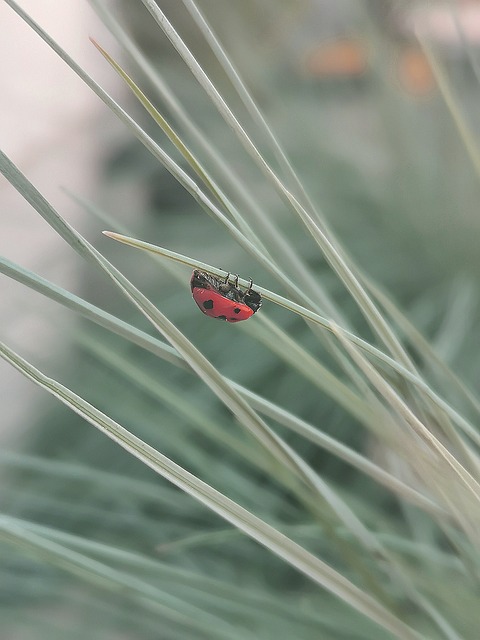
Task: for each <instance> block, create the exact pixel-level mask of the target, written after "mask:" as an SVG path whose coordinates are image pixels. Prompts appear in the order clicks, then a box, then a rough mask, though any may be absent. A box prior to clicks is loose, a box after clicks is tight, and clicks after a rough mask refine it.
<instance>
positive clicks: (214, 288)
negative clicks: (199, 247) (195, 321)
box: [190, 269, 262, 322]
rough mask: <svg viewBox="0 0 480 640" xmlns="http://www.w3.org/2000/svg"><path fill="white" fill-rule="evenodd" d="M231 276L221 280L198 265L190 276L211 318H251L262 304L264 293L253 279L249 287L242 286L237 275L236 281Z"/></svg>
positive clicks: (199, 301) (201, 306)
mask: <svg viewBox="0 0 480 640" xmlns="http://www.w3.org/2000/svg"><path fill="white" fill-rule="evenodd" d="M229 280H230V274H227V277H226V278H225V280H221V279H219V278H216V277H215V276H211V275H210V274H208V273H205V272H204V271H198V270H197V269H195V271H194V272H193V273H192V278H191V280H190V287H191V289H192V296H193V299H194V300H195V302H196V303H197V306H198V308H199V309H200V311H201V312H202V313H204V314H205V315H207V316H210V318H217V319H218V320H225V321H226V322H240V321H241V320H248V318H250V317H251V316H253V314H254V313H255V312H256V311H258V310H259V309H260V307H261V306H262V296H261V295H260V294H259V293H257V291H254V290H253V289H252V284H253V282H252V280H250V285H249V287H248V289H247V290H246V291H241V290H240V289H239V288H238V276H237V275H236V276H234V282H233V284H232V283H231V282H229Z"/></svg>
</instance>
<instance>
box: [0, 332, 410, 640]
mask: <svg viewBox="0 0 480 640" xmlns="http://www.w3.org/2000/svg"><path fill="white" fill-rule="evenodd" d="M0 355H1V356H2V357H3V358H4V359H5V360H6V361H7V362H9V363H10V364H11V365H12V366H13V367H15V368H16V369H17V370H18V371H20V373H22V374H23V375H24V376H26V377H27V378H28V379H30V380H31V381H32V382H34V383H35V384H37V385H38V386H40V387H41V388H43V389H45V390H46V391H48V392H49V393H50V394H52V395H53V396H54V397H56V398H57V399H58V400H60V401H61V402H62V403H64V404H65V405H66V406H68V407H70V408H71V409H72V410H73V411H75V412H76V413H77V414H78V415H80V416H81V417H83V418H84V419H85V420H87V422H89V423H90V424H92V425H93V426H94V427H96V428H97V429H98V430H100V431H101V432H102V433H104V434H105V435H106V436H108V437H109V438H111V439H112V440H114V441H115V442H116V443H117V444H118V445H120V446H121V447H122V448H124V449H125V450H126V451H128V452H129V453H131V454H132V455H133V456H135V457H136V458H138V459H139V460H140V461H141V462H143V463H144V464H145V465H147V466H149V467H150V468H151V469H153V470H154V471H155V472H156V473H158V474H160V475H162V476H163V477H164V478H166V479H167V480H169V481H170V482H172V483H173V484H175V485H176V486H177V487H179V488H180V489H182V490H183V491H185V492H186V493H188V494H189V495H191V496H192V497H194V498H195V499H196V500H198V501H200V502H201V503H202V504H204V505H205V506H207V507H208V508H209V509H211V510H212V511H214V512H215V513H217V514H218V515H220V516H221V517H222V518H224V519H225V520H227V521H228V522H230V523H231V524H232V525H234V526H235V527H237V528H239V529H240V530H242V531H243V532H244V533H245V534H246V535H248V536H250V537H251V538H253V539H254V540H256V541H257V542H258V543H259V544H261V545H263V546H265V547H266V548H267V549H269V550H270V551H271V552H272V553H275V554H276V555H278V556H279V557H280V558H282V559H283V560H284V561H285V562H288V563H289V564H291V565H292V566H293V567H295V568H296V569H298V570H299V571H300V572H302V573H303V574H304V575H306V576H308V577H309V578H311V579H312V580H313V581H315V582H317V583H318V584H320V585H321V586H322V587H324V588H326V589H328V590H329V591H331V592H332V593H334V594H335V595H337V596H339V597H340V598H342V600H344V601H345V602H347V603H348V604H350V605H351V606H352V607H354V608H356V609H357V610H358V611H360V612H361V613H363V614H364V615H367V616H369V617H370V618H371V619H372V620H374V621H375V622H377V623H378V624H380V625H381V626H383V627H384V628H385V629H387V630H388V631H390V632H391V633H394V634H395V635H397V636H398V637H401V638H405V639H409V640H410V639H411V640H414V639H415V640H418V636H417V635H416V634H415V632H414V631H413V630H412V629H411V628H410V627H409V626H408V625H406V624H405V623H404V622H402V621H401V620H400V619H398V618H397V617H396V616H395V615H393V614H392V613H391V612H390V611H388V609H386V608H385V607H384V606H383V605H381V604H379V603H378V602H377V601H376V600H374V599H373V598H372V597H371V596H369V595H368V594H366V593H365V592H363V591H362V590H360V589H358V588H357V587H355V585H353V584H352V583H351V582H350V581H349V580H347V579H346V578H344V577H343V576H342V575H341V574H339V573H338V572H337V571H335V570H334V569H332V568H331V567H329V566H328V565H327V564H325V563H324V562H322V561H321V560H320V559H319V558H317V557H315V556H313V555H312V554H310V553H309V552H307V551H306V550H305V549H303V548H302V547H301V546H300V545H298V544H296V543H295V542H293V541H292V540H290V539H289V538H288V537H287V536H285V535H283V534H281V533H280V532H279V531H277V530H276V529H274V528H273V527H271V526H269V525H268V524H266V523H265V522H263V521H262V520H261V519H260V518H257V517H256V516H254V515H253V514H252V513H250V512H249V511H247V510H246V509H243V508H242V507H240V506H239V505H238V504H236V503H235V502H234V501H233V500H230V499H229V498H227V497H226V496H224V495H222V494H221V493H219V492H218V491H216V490H215V489H213V488H212V487H210V486H209V485H207V484H206V483H204V482H202V481H201V480H199V479H198V478H196V477H195V476H193V475H192V474H190V473H188V472H187V471H185V470H184V469H182V468H181V467H180V466H178V465H177V464H175V463H174V462H172V461H171V460H169V459H168V458H167V457H166V456H164V455H162V454H161V453H159V452H158V451H156V450H155V449H153V448H152V447H150V446H149V445H148V444H146V443H145V442H143V441H142V440H140V438H137V437H136V436H134V435H133V434H132V433H130V432H129V431H127V430H126V429H124V428H123V427H122V426H121V425H119V424H118V423H116V422H115V421H114V420H112V419H111V418H109V417H108V416H106V415H105V414H103V413H102V412H100V411H98V409H96V408H95V407H93V406H92V405H91V404H89V403H88V402H86V401H85V400H83V399H82V398H80V397H79V396H77V395H76V394H75V393H73V392H72V391H70V390H69V389H67V388H66V387H65V386H63V385H61V384H60V383H58V382H56V381H54V380H52V379H51V378H48V377H47V376H45V375H44V374H43V373H41V372H40V371H39V370H38V369H36V368H35V367H33V366H32V365H31V364H29V363H28V362H26V361H25V360H24V359H23V358H21V357H20V356H18V355H17V354H15V353H14V352H13V351H12V350H11V349H9V348H8V347H7V346H6V345H3V344H1V345H0ZM81 566H82V565H81Z"/></svg>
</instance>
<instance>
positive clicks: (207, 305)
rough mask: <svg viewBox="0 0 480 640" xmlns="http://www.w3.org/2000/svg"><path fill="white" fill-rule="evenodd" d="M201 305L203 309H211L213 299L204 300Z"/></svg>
mask: <svg viewBox="0 0 480 640" xmlns="http://www.w3.org/2000/svg"><path fill="white" fill-rule="evenodd" d="M203 306H204V308H205V309H213V300H205V302H204V303H203Z"/></svg>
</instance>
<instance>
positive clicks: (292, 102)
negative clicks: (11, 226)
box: [0, 0, 480, 640]
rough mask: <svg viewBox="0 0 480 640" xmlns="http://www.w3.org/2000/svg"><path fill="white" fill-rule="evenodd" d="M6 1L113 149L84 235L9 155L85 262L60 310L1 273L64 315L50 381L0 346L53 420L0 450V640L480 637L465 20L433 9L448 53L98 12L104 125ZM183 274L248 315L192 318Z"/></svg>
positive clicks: (385, 19)
mask: <svg viewBox="0 0 480 640" xmlns="http://www.w3.org/2000/svg"><path fill="white" fill-rule="evenodd" d="M6 4H7V5H8V6H9V7H10V8H11V9H12V10H13V11H14V12H15V13H16V14H17V15H18V19H19V20H23V21H24V23H25V28H26V29H28V28H29V29H33V30H34V31H36V33H37V34H38V36H39V37H40V38H41V39H42V40H43V41H44V43H45V46H47V47H50V48H51V49H52V50H53V51H54V52H55V53H56V54H57V55H58V56H60V57H61V58H62V60H63V61H64V62H65V64H66V65H68V67H69V68H70V69H71V72H72V73H73V74H77V75H78V76H79V77H80V78H81V79H82V80H83V82H84V83H85V86H86V90H89V91H93V92H94V93H95V94H96V95H97V96H98V98H99V99H100V100H101V101H103V103H104V104H105V105H106V106H107V107H108V110H109V111H108V113H109V116H108V117H109V118H112V119H114V118H116V119H117V120H118V121H119V122H120V123H121V124H122V131H123V133H122V137H120V138H119V139H118V141H117V144H116V147H115V148H114V149H113V148H112V149H110V150H109V151H108V153H106V154H105V170H104V173H103V175H102V176H101V179H100V180H99V186H98V198H97V199H96V200H92V198H91V197H87V196H86V195H85V194H78V193H69V195H70V197H71V199H72V202H74V203H75V206H77V207H79V208H80V209H82V210H83V211H84V212H85V215H86V216H88V220H89V227H88V230H87V231H86V232H85V233H83V234H81V233H80V232H79V231H78V230H76V229H75V228H73V226H72V225H71V224H70V223H69V221H68V219H67V217H66V216H64V215H63V214H62V211H59V210H57V209H56V208H55V207H54V206H53V204H52V203H51V202H49V201H48V200H47V199H46V198H45V196H44V195H43V189H42V185H41V184H33V183H32V182H31V180H30V179H29V176H28V172H23V171H21V170H20V169H19V168H18V166H17V165H16V163H15V159H14V158H9V157H7V155H5V154H4V153H2V154H1V155H0V170H1V172H2V174H3V176H4V178H5V179H6V180H7V181H8V182H10V184H11V186H12V187H13V189H15V190H16V191H17V192H18V194H19V197H22V198H24V199H25V200H26V201H27V202H28V203H29V204H30V205H31V214H32V216H41V217H42V218H43V220H44V221H45V223H46V224H48V225H50V227H51V232H52V234H57V235H58V237H59V241H60V240H61V241H62V242H65V243H67V245H68V246H69V247H70V249H71V254H72V259H73V256H74V254H75V252H76V254H78V255H79V256H80V257H81V258H82V259H84V272H83V282H84V284H83V288H82V290H81V291H76V292H73V291H69V290H66V289H64V288H62V287H60V286H58V285H57V284H55V282H51V281H48V280H46V279H45V278H43V277H41V276H40V275H39V274H36V273H33V272H32V271H29V270H28V269H26V268H25V267H23V266H22V265H17V264H14V263H12V262H11V261H9V260H6V259H1V262H0V265H1V267H0V268H1V272H2V273H3V274H4V276H5V277H8V278H10V279H13V280H16V281H17V282H18V286H19V287H28V288H29V289H30V291H31V296H32V300H34V299H36V297H37V296H39V295H40V296H44V297H46V298H47V299H49V300H50V304H51V305H52V306H55V305H60V306H62V307H64V308H66V309H67V310H68V313H69V314H70V317H71V329H70V331H69V336H68V341H69V344H68V345H61V347H60V349H61V351H60V352H58V351H55V353H54V354H53V353H45V354H44V357H43V361H42V362H39V361H37V360H36V359H35V357H32V355H31V354H29V353H28V349H26V348H25V347H24V345H22V344H10V343H9V344H4V343H2V346H1V355H2V357H3V358H4V360H5V361H6V362H8V363H10V364H11V365H12V373H11V375H23V376H25V377H27V378H28V379H29V380H31V382H32V383H33V384H34V385H37V386H39V387H40V388H42V389H43V390H44V391H45V392H46V394H45V402H44V404H42V405H41V407H39V409H38V411H37V412H36V417H35V419H34V420H32V423H31V424H29V425H28V429H27V430H26V432H25V435H24V436H23V437H22V439H21V441H20V442H19V443H18V446H16V447H15V448H13V447H12V448H9V449H6V448H3V450H2V451H1V453H0V465H1V473H2V485H1V487H0V495H1V503H2V512H1V516H0V518H1V525H0V547H1V550H2V553H1V555H0V563H1V570H2V575H3V576H4V580H3V581H2V582H3V585H2V594H1V598H0V612H1V615H0V628H1V629H2V631H1V633H0V635H1V637H2V638H12V639H14V638H22V639H29V638H32V639H35V640H37V639H39V640H40V639H43V638H49V640H50V639H52V638H57V637H58V638H77V637H78V638H89V639H92V640H93V639H97V638H98V639H99V640H100V639H101V640H104V639H108V638H112V639H114V638H115V639H117V638H122V639H123V638H125V640H131V639H132V640H133V639H135V640H137V639H138V640H144V639H145V640H150V639H151V640H155V639H161V640H180V639H181V640H184V639H185V640H189V639H191V640H197V639H203V638H205V639H206V640H210V639H217V638H218V639H222V640H223V639H225V640H227V639H228V640H246V639H247V638H248V639H250V638H255V640H269V639H273V638H282V639H283V638H285V639H292V640H294V639H295V640H314V639H315V640H317V639H318V638H321V639H322V640H323V639H325V640H329V639H331V640H337V639H345V640H377V639H378V640H383V639H386V638H401V639H412V640H413V639H420V638H429V639H432V640H433V639H437V638H438V639H439V640H440V639H442V640H443V639H449V640H454V639H455V640H456V639H460V638H462V639H471V640H475V639H476V638H478V629H479V622H480V621H479V615H478V596H479V573H480V561H479V560H480V558H479V555H478V545H479V534H478V532H479V530H480V485H479V475H480V473H479V470H480V466H479V457H478V447H479V444H480V434H479V430H478V426H477V425H478V422H479V414H480V400H479V395H478V371H479V366H480V355H479V351H478V335H479V333H478V330H479V326H480V317H479V309H478V282H479V279H478V273H479V268H480V260H479V258H478V249H477V246H478V234H479V231H480V224H479V222H478V216H477V215H476V213H477V203H478V192H479V174H478V169H479V167H480V162H479V155H478V136H477V134H476V128H478V127H477V125H478V123H477V120H478V117H477V113H476V111H475V105H476V104H477V101H478V96H479V95H480V87H479V83H478V63H477V62H476V60H477V57H478V56H477V51H476V49H475V42H473V41H472V39H471V36H470V32H469V31H468V29H465V27H464V22H463V14H461V13H460V8H459V7H457V6H456V5H453V3H452V4H449V5H446V6H443V5H438V7H437V9H438V10H440V9H441V8H443V10H444V12H445V15H447V16H449V17H450V19H451V22H452V24H453V25H456V26H455V29H456V34H457V36H456V38H455V39H454V41H453V42H452V41H445V39H442V34H438V33H436V32H435V30H434V29H433V28H427V27H428V25H429V24H430V25H431V24H432V21H431V22H430V23H429V22H428V19H427V18H428V15H429V14H428V12H427V13H425V11H423V12H421V13H418V14H416V13H414V11H413V10H414V9H417V8H418V9H419V10H422V9H423V8H422V7H421V6H418V7H417V5H416V4H415V3H414V4H413V5H412V7H410V8H409V13H408V15H402V16H399V15H398V11H397V9H398V6H397V5H395V4H394V3H382V7H380V5H379V4H378V3H376V2H373V1H371V2H368V1H366V0H365V1H364V2H361V3H352V4H351V5H350V4H349V3H345V5H344V7H343V9H341V10H340V5H338V4H336V3H329V2H323V3H321V2H319V3H315V2H313V3H311V4H305V5H303V4H302V6H301V7H300V3H294V2H283V3H279V4H278V5H277V4H276V3H269V2H261V3H260V2H247V3H244V4H243V3H240V4H239V3H234V2H226V3H221V4H219V3H214V2H208V1H204V2H194V1H193V0H182V2H181V3H177V5H176V4H175V3H167V2H163V1H159V2H158V3H155V2H153V0H141V1H138V2H135V3H130V2H126V3H121V2H113V3H106V2H103V1H101V0H92V2H91V4H92V5H93V6H94V7H95V9H96V10H97V11H98V14H99V15H100V17H101V18H102V20H103V21H104V22H105V24H106V26H107V27H108V28H109V29H110V30H111V32H112V34H113V35H114V36H115V37H116V38H117V40H118V42H119V44H120V45H121V50H122V53H121V55H120V57H119V59H115V57H114V56H112V55H111V54H110V53H109V52H108V51H107V50H106V48H105V47H104V46H103V45H102V43H101V42H97V41H96V39H95V38H94V37H93V36H92V46H95V47H96V48H97V50H98V64H99V65H110V68H111V73H112V74H118V76H119V78H120V80H121V82H122V86H123V87H124V90H125V91H124V95H123V98H122V100H121V101H120V102H121V104H120V102H118V101H117V100H116V99H114V98H113V97H112V96H111V95H109V94H108V93H107V92H106V91H105V90H104V89H103V88H102V87H101V86H99V84H97V83H96V81H95V79H94V78H93V77H92V76H91V75H89V74H88V73H87V71H86V70H85V69H83V68H82V67H81V66H79V65H78V64H77V63H76V61H75V60H74V59H72V58H71V57H70V56H69V54H68V53H67V52H66V51H65V50H63V49H62V48H61V47H60V45H58V44H57V43H56V42H55V41H53V40H52V39H51V38H50V36H49V35H48V34H47V33H46V32H45V31H44V30H43V29H42V27H41V26H40V25H39V24H37V23H35V22H34V21H33V19H32V18H30V17H29V15H28V14H27V13H26V12H25V11H24V10H23V9H22V8H21V6H19V5H18V4H17V3H16V2H14V1H13V0H6ZM342 6H343V5H342ZM403 11H404V13H406V10H405V8H403ZM410 12H411V13H410ZM407 18H408V19H407ZM412 21H413V25H414V26H413V27H409V28H407V27H408V25H410V24H411V23H412ZM338 24H341V25H342V29H341V30H340V31H342V33H341V34H340V35H341V36H342V37H340V36H339V34H338V31H339V28H338ZM406 25H407V26H406ZM352 33H353V36H352ZM344 34H348V37H347V36H346V35H344ZM334 36H336V38H335V39H334ZM415 56H416V57H415ZM412 61H413V62H415V61H416V65H417V66H414V65H413V62H412ZM407 63H408V64H407ZM409 65H410V66H409ZM412 65H413V66H412ZM422 74H423V75H422ZM422 83H423V84H422ZM125 185H127V188H128V185H130V187H131V189H132V191H135V192H136V193H138V194H141V195H139V200H140V203H139V205H138V207H137V208H136V209H135V210H131V211H127V210H122V204H121V202H119V199H118V196H116V195H115V194H116V193H118V191H119V190H122V189H125V188H126V187H125ZM59 187H64V188H66V189H67V190H68V185H59ZM109 203H111V205H109ZM113 203H115V206H114V205H113ZM3 215H8V216H15V211H7V212H5V213H4V214H3ZM102 231H104V234H103V235H102ZM192 269H200V270H202V271H205V272H207V273H209V274H211V275H214V276H217V277H225V276H226V275H227V274H228V273H229V272H230V273H233V274H237V273H238V274H239V281H238V282H239V286H240V288H242V289H245V288H246V287H247V286H248V283H249V279H250V278H252V279H253V282H254V284H253V288H254V290H255V291H258V292H259V293H260V294H261V295H262V298H263V306H262V308H261V309H260V310H259V311H258V313H256V314H255V315H254V316H253V317H252V318H250V319H249V320H248V321H246V322H241V323H238V324H230V323H226V322H221V321H218V320H213V319H211V318H208V317H206V316H204V315H202V314H201V313H200V312H199V310H198V309H197V307H196V306H195V303H194V302H193V300H192V297H191V292H190V287H189V279H190V274H191V271H192ZM10 311H11V312H15V310H14V309H13V310H10ZM20 312H21V311H20V310H18V313H20ZM20 401H21V400H20V399H19V398H12V402H20Z"/></svg>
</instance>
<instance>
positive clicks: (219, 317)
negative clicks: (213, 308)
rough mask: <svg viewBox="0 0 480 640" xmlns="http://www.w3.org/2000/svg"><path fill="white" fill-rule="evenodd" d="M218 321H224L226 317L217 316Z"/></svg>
mask: <svg viewBox="0 0 480 640" xmlns="http://www.w3.org/2000/svg"><path fill="white" fill-rule="evenodd" d="M217 318H218V320H226V319H227V316H217Z"/></svg>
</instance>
